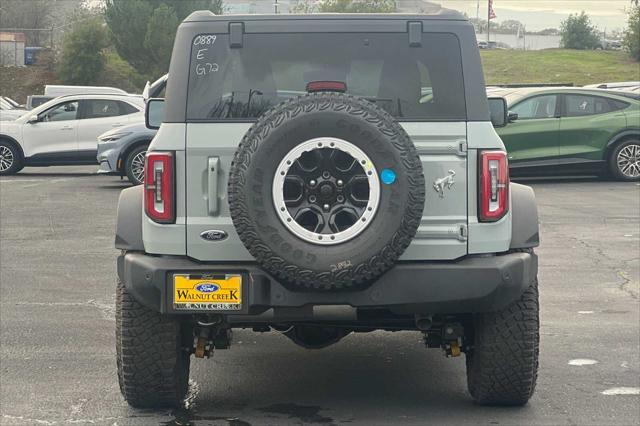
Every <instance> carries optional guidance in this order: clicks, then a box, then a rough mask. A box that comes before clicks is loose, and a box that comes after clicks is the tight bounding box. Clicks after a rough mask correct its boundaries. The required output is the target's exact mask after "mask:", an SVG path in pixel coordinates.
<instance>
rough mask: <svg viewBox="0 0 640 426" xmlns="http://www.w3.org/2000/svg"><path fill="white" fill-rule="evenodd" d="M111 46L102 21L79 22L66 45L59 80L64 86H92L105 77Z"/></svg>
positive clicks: (68, 34) (63, 45)
mask: <svg viewBox="0 0 640 426" xmlns="http://www.w3.org/2000/svg"><path fill="white" fill-rule="evenodd" d="M108 45H109V40H108V38H107V32H106V30H105V27H104V23H103V21H102V19H101V18H100V17H91V18H87V19H84V20H80V21H77V22H76V23H75V24H73V27H72V29H71V31H70V32H69V33H67V34H66V35H65V37H64V41H63V43H62V55H61V58H60V63H59V65H58V72H57V74H58V78H59V80H60V81H61V82H62V83H64V84H77V85H92V84H96V83H97V82H98V81H99V79H100V76H101V75H102V72H103V69H104V65H105V56H104V49H105V48H106V47H107V46H108Z"/></svg>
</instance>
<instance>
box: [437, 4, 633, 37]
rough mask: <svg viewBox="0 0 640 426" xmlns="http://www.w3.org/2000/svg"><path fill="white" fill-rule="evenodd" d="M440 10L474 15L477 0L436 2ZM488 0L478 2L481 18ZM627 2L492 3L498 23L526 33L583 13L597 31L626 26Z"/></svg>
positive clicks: (483, 15) (483, 16)
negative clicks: (515, 24) (514, 24)
mask: <svg viewBox="0 0 640 426" xmlns="http://www.w3.org/2000/svg"><path fill="white" fill-rule="evenodd" d="M434 3H440V4H441V5H442V6H443V7H447V8H450V9H456V10H459V11H461V12H465V13H467V15H469V17H475V16H476V7H477V0H439V1H438V0H435V1H434ZM487 4H488V1H487V0H480V17H481V18H484V19H487ZM630 5H631V1H630V0H609V1H602V0H493V10H494V11H495V13H496V15H497V20H498V21H503V20H507V19H516V20H518V21H521V22H523V23H524V24H525V25H526V26H527V30H531V31H537V30H542V29H545V28H559V27H560V23H561V22H562V21H563V20H564V19H565V18H566V17H567V16H568V15H569V14H571V13H580V12H581V11H583V10H584V11H585V12H586V13H587V14H588V15H589V17H590V18H591V22H593V23H594V24H595V25H596V26H597V27H598V28H599V29H600V30H614V29H622V28H625V27H626V22H627V13H626V12H625V10H626V9H628V8H629V6H630Z"/></svg>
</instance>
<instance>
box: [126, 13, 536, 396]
mask: <svg viewBox="0 0 640 426" xmlns="http://www.w3.org/2000/svg"><path fill="white" fill-rule="evenodd" d="M354 18H355V17H354V16H353V15H329V14H326V15H322V14H318V15H293V16H286V15H247V16H243V15H233V16H226V15H221V16H216V15H214V14H213V13H211V12H209V11H200V12H194V13H193V14H191V15H190V16H189V17H188V18H187V19H186V21H185V22H183V23H182V24H181V25H180V26H179V27H178V32H177V35H176V42H175V45H174V50H173V54H172V57H171V65H170V69H171V70H172V71H171V73H170V75H169V82H168V84H167V95H166V105H165V104H164V101H163V100H162V99H150V100H149V101H148V103H147V108H146V113H147V119H148V125H149V126H150V127H152V128H158V127H159V126H160V127H159V130H158V134H157V135H156V137H155V138H154V139H153V141H152V142H151V145H150V146H149V151H148V152H147V156H146V161H147V163H146V166H145V179H144V180H145V183H144V185H140V186H137V187H134V188H128V189H125V190H123V191H122V192H121V194H120V199H119V202H118V210H117V211H118V217H117V230H116V239H115V240H116V248H118V249H119V258H118V260H117V264H118V268H117V271H118V284H117V287H116V322H115V327H116V335H117V336H118V338H117V339H116V342H115V345H116V350H115V353H116V354H117V363H116V365H117V376H118V380H119V383H120V390H121V392H122V393H123V395H124V398H125V400H126V401H127V402H128V403H129V404H131V405H132V406H135V407H159V406H180V405H182V404H183V398H184V397H185V394H186V392H187V389H188V383H189V366H190V362H191V355H194V356H195V357H196V358H205V357H210V356H215V354H216V353H217V351H219V350H223V349H227V348H229V346H230V345H232V339H231V337H232V335H231V330H232V329H233V328H236V329H239V328H244V329H253V330H254V331H258V332H266V331H269V330H270V329H271V328H274V329H276V330H280V331H282V332H283V333H284V335H285V336H287V337H288V338H290V339H291V340H292V341H293V342H294V343H295V344H297V345H300V346H301V347H304V348H308V349H318V348H323V347H326V346H329V345H332V344H335V343H337V342H338V341H339V340H340V339H342V338H343V337H345V336H347V335H348V334H350V333H352V332H359V331H374V330H394V331H396V330H412V331H419V332H422V334H423V336H424V342H425V344H426V346H427V347H430V348H439V349H442V350H443V352H444V353H445V354H447V355H448V356H451V357H457V356H460V355H461V354H462V353H464V354H465V357H466V366H467V383H468V389H469V392H470V394H471V396H472V397H473V398H474V399H475V400H476V401H477V402H478V403H480V404H497V405H523V404H526V402H527V401H528V400H529V398H530V397H531V396H532V394H533V392H534V389H535V383H536V378H537V369H538V344H539V317H538V312H539V307H538V284H537V278H536V276H537V269H538V268H537V265H538V263H537V257H536V254H535V253H534V247H536V246H537V245H538V218H537V210H536V204H535V196H534V194H533V191H532V190H531V188H529V187H526V186H523V185H517V184H511V183H510V182H509V176H508V166H507V158H506V152H505V150H504V145H503V144H502V141H501V140H500V138H499V137H498V135H497V134H496V132H495V130H494V128H493V126H492V124H493V125H503V124H506V123H505V117H506V116H507V109H506V102H505V101H504V99H501V98H498V99H490V100H489V102H488V101H487V98H486V91H485V86H484V77H483V70H482V63H481V61H480V55H479V53H478V48H477V46H476V37H475V34H474V28H473V26H472V25H471V24H470V23H469V22H468V21H467V20H466V19H465V18H464V16H463V15H462V14H460V13H458V12H454V11H447V10H439V11H438V13H437V14H435V15H424V16H423V15H411V16H403V15H383V14H360V15H357V26H354ZM336 46H339V47H340V48H336ZM283 64H284V65H283ZM427 87H429V88H430V90H425V88H427ZM425 93H426V94H425ZM490 105H491V106H492V107H490ZM491 112H493V113H491ZM161 117H164V120H162V119H161ZM507 127H508V126H507ZM407 336H408V337H407V338H408V339H414V337H411V335H407ZM261 356H265V354H264V353H262V354H261V353H260V348H257V349H256V351H255V357H256V359H255V361H256V362H257V361H258V358H259V357H261ZM407 368H411V366H407ZM371 374H372V375H375V374H376V372H371ZM423 379H424V380H427V379H428V378H426V377H425V378H423ZM458 379H459V378H458V377H457V378H455V380H456V381H457V380H458ZM264 391H268V390H266V389H265V390H264Z"/></svg>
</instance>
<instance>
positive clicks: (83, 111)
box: [0, 95, 144, 175]
mask: <svg viewBox="0 0 640 426" xmlns="http://www.w3.org/2000/svg"><path fill="white" fill-rule="evenodd" d="M143 111H144V99H143V98H142V96H136V95H69V96H61V97H58V98H55V99H52V100H50V101H48V102H46V103H44V104H42V105H40V106H39V107H37V108H35V109H33V110H32V111H30V113H29V114H25V115H24V116H22V117H20V118H18V119H16V120H15V121H2V122H0V175H8V174H14V173H17V172H18V171H20V170H21V169H22V168H23V167H24V166H53V165H78V164H96V152H97V137H98V135H100V134H102V133H104V132H106V131H107V130H110V129H112V128H114V127H120V126H124V125H126V124H129V123H132V122H136V121H142V120H144V113H143Z"/></svg>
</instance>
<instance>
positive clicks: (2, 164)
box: [0, 140, 24, 176]
mask: <svg viewBox="0 0 640 426" xmlns="http://www.w3.org/2000/svg"><path fill="white" fill-rule="evenodd" d="M23 167H24V164H23V161H22V154H21V153H20V150H19V149H18V147H17V146H16V145H15V144H14V143H12V142H9V141H6V140H0V176H5V175H14V174H16V173H18V172H19V171H20V170H22V168H23Z"/></svg>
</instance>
